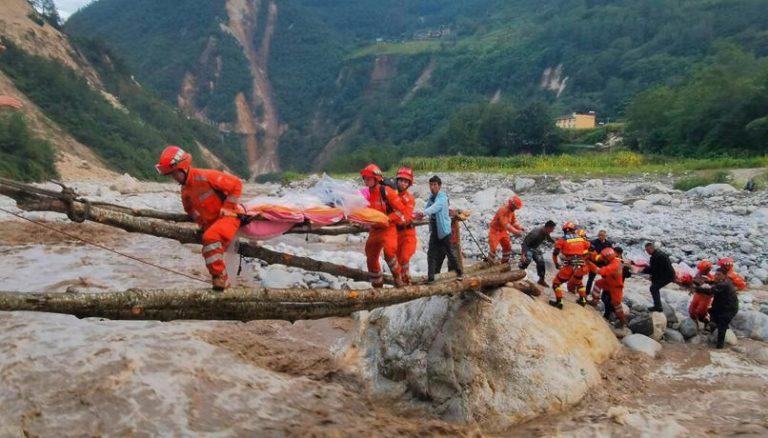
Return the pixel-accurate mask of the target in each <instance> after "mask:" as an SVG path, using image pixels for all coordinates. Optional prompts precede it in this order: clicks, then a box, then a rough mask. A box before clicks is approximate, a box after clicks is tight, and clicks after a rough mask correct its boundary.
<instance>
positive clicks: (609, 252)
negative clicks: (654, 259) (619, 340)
mask: <svg viewBox="0 0 768 438" xmlns="http://www.w3.org/2000/svg"><path fill="white" fill-rule="evenodd" d="M600 255H601V258H602V259H603V261H604V263H605V266H603V267H598V266H597V265H596V264H594V263H593V262H592V261H591V260H589V259H587V260H586V262H585V263H586V265H587V268H588V269H589V271H590V272H594V273H595V274H599V275H600V277H602V278H600V279H599V280H597V281H596V282H595V287H594V288H593V289H592V301H590V304H592V305H594V306H597V303H598V302H599V301H600V299H601V297H602V295H603V294H608V295H609V296H610V297H611V301H610V303H611V305H612V306H613V311H614V313H616V319H618V320H619V326H618V328H623V327H625V326H626V325H627V316H626V315H625V314H624V307H623V306H622V305H621V303H622V301H623V300H624V264H623V263H622V260H621V259H620V258H619V257H617V256H616V252H615V251H614V250H613V248H605V249H603V251H602V252H601V253H600Z"/></svg>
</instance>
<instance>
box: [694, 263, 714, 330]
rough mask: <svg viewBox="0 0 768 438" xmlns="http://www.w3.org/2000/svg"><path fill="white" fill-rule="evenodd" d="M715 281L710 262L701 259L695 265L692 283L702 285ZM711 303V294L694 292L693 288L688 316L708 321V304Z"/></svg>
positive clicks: (695, 319)
mask: <svg viewBox="0 0 768 438" xmlns="http://www.w3.org/2000/svg"><path fill="white" fill-rule="evenodd" d="M714 281H715V276H714V275H713V274H712V262H710V261H709V260H702V261H700V262H699V264H698V265H697V266H696V276H695V277H694V278H693V284H694V285H695V286H702V285H704V284H712V282H714ZM711 305H712V295H709V294H704V293H701V292H696V290H695V289H694V290H693V298H692V299H691V304H690V305H689V306H688V316H690V317H691V319H692V320H694V321H696V323H697V324H698V323H699V322H703V323H704V324H707V323H709V306H711Z"/></svg>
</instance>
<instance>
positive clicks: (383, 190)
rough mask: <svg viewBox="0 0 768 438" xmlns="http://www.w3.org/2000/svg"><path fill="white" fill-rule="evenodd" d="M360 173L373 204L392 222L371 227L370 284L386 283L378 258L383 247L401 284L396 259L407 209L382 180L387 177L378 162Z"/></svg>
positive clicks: (368, 250) (368, 249)
mask: <svg viewBox="0 0 768 438" xmlns="http://www.w3.org/2000/svg"><path fill="white" fill-rule="evenodd" d="M360 176H361V177H362V178H363V181H364V182H365V185H366V186H367V187H368V188H369V190H370V193H371V197H370V199H369V202H370V207H371V208H373V209H375V210H379V211H380V212H382V213H385V214H386V215H387V217H388V218H389V225H387V226H378V227H372V228H371V231H370V232H369V233H368V240H367V241H366V242H365V256H366V258H367V259H368V260H367V261H368V272H369V273H370V275H371V285H372V286H373V287H375V288H381V287H384V274H383V273H382V271H381V262H380V261H379V256H380V255H381V251H382V250H384V261H386V262H387V266H389V270H390V271H391V272H392V277H394V280H395V286H397V287H401V286H402V285H403V280H402V278H401V276H400V273H401V271H400V263H398V262H397V226H398V225H405V224H406V223H407V222H408V220H407V217H406V213H405V212H406V211H407V209H406V207H405V206H404V205H403V203H402V201H401V200H400V197H399V196H398V195H397V192H396V191H395V190H394V189H392V188H390V187H387V186H385V185H383V184H381V183H382V182H383V181H384V175H383V174H382V173H381V169H379V166H377V165H375V164H369V165H368V166H366V167H365V168H364V169H363V170H361V171H360Z"/></svg>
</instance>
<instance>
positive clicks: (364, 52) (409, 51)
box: [349, 40, 441, 59]
mask: <svg viewBox="0 0 768 438" xmlns="http://www.w3.org/2000/svg"><path fill="white" fill-rule="evenodd" d="M440 47H441V46H440V41H434V40H432V41H406V42H404V43H377V44H371V45H370V46H365V47H362V48H360V49H357V50H355V51H354V52H352V54H351V55H350V56H349V58H350V59H355V58H364V57H366V56H377V55H405V56H408V55H418V54H420V53H431V52H437V51H438V50H440Z"/></svg>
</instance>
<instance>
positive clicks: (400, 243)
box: [395, 167, 418, 284]
mask: <svg viewBox="0 0 768 438" xmlns="http://www.w3.org/2000/svg"><path fill="white" fill-rule="evenodd" d="M395 179H396V181H397V191H398V194H399V195H400V201H401V202H402V203H403V206H404V207H405V211H404V212H403V213H404V215H405V223H404V224H402V225H397V262H398V263H399V264H400V270H401V277H402V279H403V283H404V284H411V270H410V262H411V257H413V254H414V253H416V244H417V243H418V241H417V239H416V225H415V224H414V223H413V209H414V207H415V206H416V200H415V199H413V195H412V194H411V193H410V192H409V191H408V189H409V188H410V187H411V185H413V170H412V169H411V168H409V167H401V168H400V169H398V171H397V175H396V176H395Z"/></svg>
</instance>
